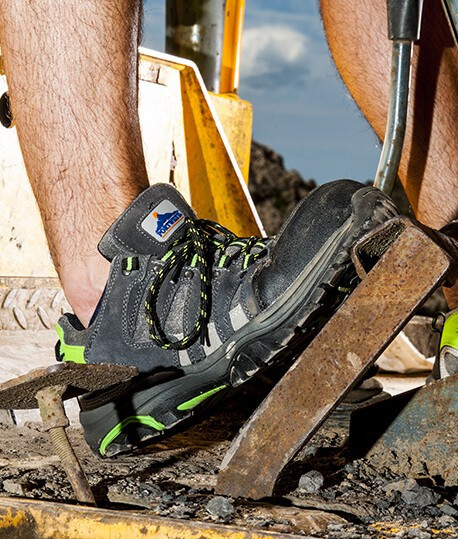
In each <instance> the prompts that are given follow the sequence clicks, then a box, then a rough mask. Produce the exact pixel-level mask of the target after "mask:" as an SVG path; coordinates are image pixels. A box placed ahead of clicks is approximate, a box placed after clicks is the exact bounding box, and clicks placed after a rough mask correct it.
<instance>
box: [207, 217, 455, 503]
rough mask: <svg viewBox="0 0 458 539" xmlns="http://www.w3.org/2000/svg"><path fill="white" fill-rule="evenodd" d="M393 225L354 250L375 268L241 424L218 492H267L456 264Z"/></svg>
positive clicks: (421, 235)
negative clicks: (244, 423) (241, 426)
mask: <svg viewBox="0 0 458 539" xmlns="http://www.w3.org/2000/svg"><path fill="white" fill-rule="evenodd" d="M391 226H392V227H394V228H393V229H392V230H391V231H390V232H389V233H388V230H387V228H386V227H382V229H380V230H377V231H374V232H371V233H370V234H369V235H368V236H366V238H364V239H363V240H362V242H361V244H360V245H359V246H358V247H357V248H356V249H355V252H354V256H356V257H357V258H358V257H360V258H362V255H363V253H364V258H363V259H362V260H361V259H360V269H364V268H365V269H364V272H366V271H368V269H369V267H372V269H370V270H369V271H368V272H367V275H366V276H365V277H364V278H363V280H362V282H361V283H360V285H359V286H358V287H357V288H356V289H355V290H354V292H353V293H352V294H351V295H350V297H349V298H348V299H347V301H346V302H345V304H344V305H343V306H342V307H341V308H340V309H339V310H338V311H337V312H336V313H335V314H334V316H333V317H332V318H331V319H330V321H329V322H328V323H327V324H326V326H325V327H324V328H323V330H322V331H321V332H320V333H319V335H318V336H317V337H316V338H315V339H314V340H313V341H312V343H311V344H310V345H309V347H308V348H307V349H306V350H305V351H304V352H303V353H302V355H301V356H300V357H299V358H298V359H297V361H296V362H295V364H294V365H293V366H292V367H291V368H290V370H289V371H288V372H287V374H286V375H285V376H284V377H283V379H282V380H280V382H278V384H277V385H276V386H275V387H274V388H273V390H272V391H271V392H270V394H269V396H268V397H267V398H266V399H265V401H264V402H263V403H262V404H261V406H260V407H259V408H258V409H257V410H256V412H255V413H254V414H253V416H252V417H251V419H250V420H249V421H248V422H247V424H246V425H245V426H244V427H243V428H242V429H241V431H240V433H239V434H238V436H237V437H236V439H235V440H234V441H233V443H232V445H231V447H230V448H229V450H228V452H227V454H226V456H225V458H224V460H223V463H222V465H221V471H220V474H219V477H218V483H217V488H216V490H217V491H218V492H219V493H222V494H226V495H230V496H234V497H238V496H240V497H246V498H255V499H259V498H264V497H269V496H272V495H273V493H274V489H275V485H276V482H277V479H278V477H279V474H280V473H281V471H282V470H283V468H284V467H285V466H286V464H287V463H288V462H289V461H290V460H291V459H292V458H293V457H294V456H295V455H296V454H297V452H298V451H299V450H300V448H301V447H302V446H303V445H304V444H305V443H306V442H308V441H309V440H310V438H311V437H312V436H313V434H314V433H315V432H316V431H317V430H318V428H319V427H320V426H321V424H322V423H323V422H324V420H325V419H326V418H327V417H328V416H329V414H330V413H331V412H332V411H333V410H334V409H335V408H336V406H337V405H338V404H339V402H340V401H341V400H342V399H343V398H344V396H345V395H346V394H347V393H348V392H349V390H350V389H351V388H352V387H353V386H354V385H355V384H356V383H357V382H358V381H359V380H360V379H361V378H362V376H363V375H364V373H365V372H366V371H367V370H368V369H369V367H370V366H371V365H372V364H373V363H374V362H375V361H376V359H377V358H378V357H379V355H380V354H381V353H382V351H383V350H384V349H385V348H386V347H387V346H388V344H389V343H390V342H391V341H392V340H393V339H394V337H395V336H396V334H397V333H398V332H399V331H400V330H401V329H402V327H403V326H404V325H405V324H406V322H407V321H408V319H409V318H410V317H411V316H412V315H413V314H414V312H415V310H416V309H417V307H419V306H420V305H421V304H422V303H423V302H424V301H425V300H426V299H427V298H428V296H429V295H430V294H431V293H432V292H433V291H434V289H435V288H436V287H437V286H438V285H439V284H441V283H443V282H444V280H445V279H446V278H447V277H448V276H450V275H452V271H451V270H452V269H456V262H457V260H458V258H457V257H456V253H455V251H454V249H455V247H456V246H455V245H451V249H450V250H447V251H446V250H445V248H444V247H445V246H446V245H445V243H443V246H442V247H440V246H439V245H438V244H437V242H436V241H433V240H432V239H431V237H430V235H429V234H427V233H426V232H425V231H424V230H422V229H421V228H419V227H417V226H416V225H415V224H414V223H412V222H411V221H409V220H407V219H395V220H393V221H392V222H391ZM394 232H396V233H394ZM393 236H397V239H395V241H394V242H393V243H392V244H391V246H390V241H392V238H393ZM389 237H391V240H390V239H389ZM439 239H440V238H439ZM382 253H384V254H382ZM380 256H381V258H380ZM377 259H379V260H378V261H377ZM449 280H452V278H451V277H449ZM261 456H262V458H260V457H261Z"/></svg>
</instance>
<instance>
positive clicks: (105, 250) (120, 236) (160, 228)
mask: <svg viewBox="0 0 458 539" xmlns="http://www.w3.org/2000/svg"><path fill="white" fill-rule="evenodd" d="M186 217H189V218H190V219H196V215H195V213H194V212H193V211H192V209H191V208H190V206H189V205H188V204H187V203H186V201H185V199H184V198H183V197H182V196H181V195H180V193H179V192H178V191H177V190H176V189H175V188H174V187H172V186H171V185H168V184H165V183H159V184H155V185H152V186H151V187H149V188H148V189H146V190H145V191H143V193H141V194H140V195H139V196H138V197H137V198H136V199H135V200H134V201H133V202H132V204H131V205H130V206H129V207H128V208H127V210H125V211H124V213H122V214H121V215H120V216H119V217H118V219H117V220H116V221H115V222H114V223H113V224H112V225H111V227H110V228H109V229H108V230H107V232H105V234H104V236H103V238H102V239H101V240H100V243H99V247H98V249H99V252H100V253H101V254H102V255H103V256H104V257H105V258H106V259H107V260H109V261H111V260H113V258H114V257H115V256H116V255H118V254H150V255H155V256H158V257H162V256H163V255H164V254H165V253H166V252H167V251H168V249H169V247H170V244H171V243H172V242H174V241H175V240H177V239H179V238H180V236H182V235H183V234H184V232H185V231H186V227H185V226H184V223H185V218H186Z"/></svg>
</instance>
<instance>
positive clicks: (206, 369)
mask: <svg viewBox="0 0 458 539" xmlns="http://www.w3.org/2000/svg"><path fill="white" fill-rule="evenodd" d="M365 197H371V199H372V200H371V201H370V203H368V202H369V201H367V200H365ZM374 197H375V199H374ZM352 206H353V211H352V216H351V217H350V218H349V219H348V220H347V221H346V223H345V224H344V225H343V226H342V227H340V228H339V229H338V230H337V231H336V232H335V233H334V235H333V236H332V237H331V238H329V240H328V241H327V242H326V244H325V245H324V246H323V247H322V249H321V250H320V251H319V253H318V254H317V255H316V257H315V259H314V260H312V261H311V262H310V264H309V265H308V266H307V267H306V268H305V269H304V270H303V272H302V273H301V275H300V276H299V277H298V278H297V279H296V280H295V282H294V283H293V285H291V286H290V287H289V288H288V289H287V290H286V291H285V293H284V294H283V295H282V296H280V297H279V298H278V300H277V301H275V302H274V303H273V304H272V305H271V306H269V307H268V308H267V309H265V310H264V311H262V312H261V313H260V314H259V315H258V316H256V317H255V318H254V319H253V320H251V321H250V322H248V323H247V324H246V325H245V326H243V327H242V328H241V329H240V330H239V331H237V332H235V333H234V335H233V336H232V338H231V339H230V340H229V341H227V342H226V343H224V344H223V345H222V346H221V347H220V348H219V349H218V350H216V351H215V352H214V353H213V354H212V355H210V356H209V357H208V358H207V359H206V360H205V361H203V362H201V363H198V364H196V365H192V366H189V367H187V368H184V369H183V372H182V374H181V375H177V373H176V372H168V373H162V374H161V376H162V380H161V381H158V379H157V376H156V377H148V378H143V379H138V380H134V381H132V382H131V383H130V384H129V385H128V386H127V387H125V388H122V391H121V392H119V391H118V392H117V394H113V395H110V394H107V393H105V394H104V395H99V396H97V397H96V398H95V403H94V401H93V402H92V406H91V399H90V398H87V397H83V398H82V399H81V404H82V405H83V408H84V409H83V411H81V413H80V420H81V423H82V425H83V427H84V433H85V438H86V441H87V442H88V444H89V446H90V447H91V449H92V450H93V451H94V453H96V454H98V455H101V456H110V457H111V456H114V455H116V454H119V453H124V452H127V451H132V450H133V449H135V448H137V447H139V446H141V445H144V444H145V442H147V441H151V440H154V438H157V437H160V436H163V435H164V434H173V433H174V432H175V431H176V430H177V429H178V428H179V426H180V425H182V424H183V423H184V422H187V421H189V419H190V418H191V417H192V416H193V414H194V413H195V409H203V408H208V407H211V405H212V404H214V401H215V400H216V398H218V397H221V393H223V392H225V391H228V390H230V389H231V388H237V387H239V386H240V385H241V384H243V383H244V382H245V381H247V380H249V379H251V378H252V377H253V376H255V375H256V374H258V373H259V372H260V371H261V370H263V369H264V368H265V367H266V366H268V365H271V364H273V363H274V362H276V361H279V360H280V359H284V358H294V357H295V356H297V355H298V354H299V353H300V352H301V351H302V350H303V349H304V348H305V346H306V345H307V344H308V343H309V342H310V340H311V339H312V338H313V337H314V336H315V335H316V334H317V333H318V332H319V330H320V329H321V328H322V327H323V325H324V324H325V322H326V321H327V320H328V319H329V318H330V317H331V316H332V314H333V313H334V312H335V311H336V310H337V308H338V307H339V306H340V304H341V303H342V301H343V300H344V299H345V297H346V296H347V295H348V293H345V292H344V293H342V292H340V291H339V286H341V285H342V284H349V283H350V282H351V281H352V280H353V279H354V278H355V272H354V269H353V266H352V263H351V259H350V251H351V247H352V246H353V245H354V243H355V242H356V241H357V240H358V239H359V238H360V237H362V236H363V235H364V234H365V233H366V232H367V231H368V230H370V229H372V228H374V227H375V226H377V225H378V224H381V223H383V222H384V221H386V220H387V219H389V218H391V217H394V216H396V215H397V210H396V208H395V206H394V205H393V204H392V202H391V201H390V200H389V199H388V198H386V197H385V196H384V195H382V193H380V192H376V191H374V190H373V189H371V188H367V189H361V190H359V191H357V192H356V193H355V195H354V196H353V199H352ZM101 397H102V398H105V401H106V400H107V398H109V399H110V400H109V402H105V404H100V403H101V400H100V398H101ZM94 404H96V406H94ZM88 408H90V409H88Z"/></svg>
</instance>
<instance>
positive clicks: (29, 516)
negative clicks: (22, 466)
mask: <svg viewBox="0 0 458 539" xmlns="http://www.w3.org/2000/svg"><path fill="white" fill-rule="evenodd" d="M0 537H8V539H13V538H15V537H17V538H18V539H19V538H21V539H27V538H29V537H36V538H37V539H51V538H52V539H107V538H110V539H151V538H154V539H172V538H174V539H175V538H179V539H188V538H189V539H197V538H199V539H281V538H285V539H286V538H290V539H293V538H299V536H298V535H289V534H281V533H275V532H270V533H269V532H266V531H257V530H247V529H243V528H240V527H233V526H220V525H217V524H211V523H204V522H196V521H186V520H178V519H176V520H174V519H166V518H160V517H156V516H154V515H148V514H147V513H146V512H143V513H140V512H133V511H122V512H121V511H112V510H106V509H96V508H91V507H82V506H75V505H66V504H57V503H51V502H42V501H36V500H23V499H22V500H21V499H13V498H0ZM301 537H303V536H301Z"/></svg>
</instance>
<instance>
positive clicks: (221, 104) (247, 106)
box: [210, 92, 253, 183]
mask: <svg viewBox="0 0 458 539" xmlns="http://www.w3.org/2000/svg"><path fill="white" fill-rule="evenodd" d="M210 97H211V100H212V103H213V106H214V107H215V110H216V113H217V115H218V118H219V119H220V121H221V123H222V124H223V128H224V132H225V133H226V136H227V138H228V140H229V144H230V146H231V148H232V151H233V152H234V155H235V158H236V160H237V163H238V164H239V167H240V169H241V171H242V175H243V179H244V180H245V183H248V175H249V172H250V151H251V135H252V130H253V105H252V104H251V103H250V102H249V101H245V100H244V99H240V97H239V96H238V95H237V94H212V93H211V92H210Z"/></svg>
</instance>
